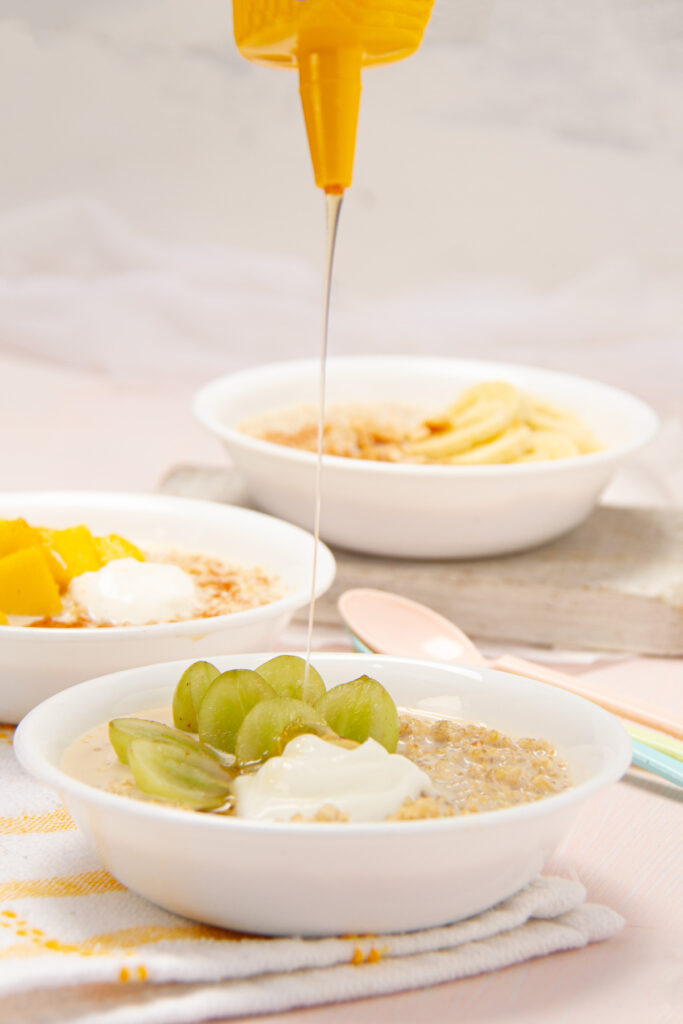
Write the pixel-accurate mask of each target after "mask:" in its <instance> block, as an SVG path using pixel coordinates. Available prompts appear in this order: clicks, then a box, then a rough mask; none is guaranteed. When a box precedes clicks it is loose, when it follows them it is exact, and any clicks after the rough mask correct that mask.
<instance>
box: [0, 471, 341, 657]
mask: <svg viewBox="0 0 683 1024" xmlns="http://www.w3.org/2000/svg"><path fill="white" fill-rule="evenodd" d="M38 499H39V500H40V501H41V502H44V503H45V504H46V506H47V505H48V503H50V502H52V503H54V504H55V505H60V504H61V505H62V506H64V507H66V506H68V505H71V504H82V505H83V506H84V507H86V506H87V505H88V504H91V505H92V506H93V508H100V509H103V508H106V504H107V503H108V502H110V501H111V502H112V503H115V502H119V503H120V504H127V505H128V507H129V508H131V509H132V508H134V507H135V506H136V505H137V506H139V507H142V506H145V507H148V506H150V505H155V506H163V505H166V506H167V507H174V508H182V507H183V506H185V507H187V510H188V511H190V510H191V509H192V510H194V511H196V510H197V508H199V511H200V514H201V509H202V508H204V510H205V511H207V510H208V509H209V508H210V509H211V510H212V512H214V513H215V514H217V515H220V514H221V512H222V510H228V514H229V515H231V516H236V517H237V518H239V519H244V520H249V521H251V522H261V523H264V524H265V523H266V522H268V523H270V524H273V523H275V524H277V528H278V529H281V530H282V532H283V533H287V534H289V536H294V535H295V534H297V535H299V536H307V537H310V539H311V541H313V539H314V538H313V534H312V533H310V532H309V531H308V530H304V529H303V528H302V527H301V526H296V525H295V524H294V523H288V522H287V521H286V520H285V519H279V518H278V517H277V516H274V515H270V514H269V513H267V512H259V511H257V510H256V509H250V508H243V507H242V506H241V505H228V504H226V503H224V502H218V501H207V500H203V499H201V498H181V497H177V496H176V495H172V494H144V493H137V492H133V491H6V492H5V493H4V494H1V495H0V511H1V510H2V509H3V507H5V503H6V502H9V501H11V502H12V503H14V502H15V501H17V503H19V504H20V503H21V502H22V501H24V502H26V503H28V502H29V501H36V500H38ZM317 559H318V563H317V567H316V576H317V577H318V579H317V583H316V588H315V596H316V598H318V597H320V596H321V595H322V594H323V593H324V592H325V591H326V590H327V589H328V588H329V587H330V586H331V584H332V581H333V580H334V576H335V572H336V561H335V558H334V555H333V554H332V552H331V551H330V549H329V547H328V546H327V544H325V542H324V541H323V540H320V541H319V548H318V555H317ZM309 599H310V586H308V585H307V587H306V589H304V588H303V587H301V588H299V589H298V590H296V591H293V592H292V593H290V594H286V595H285V596H284V597H280V598H277V600H275V601H268V602H267V604H262V605H257V606H256V607H255V608H246V609H245V610H244V611H241V612H226V613H224V614H223V615H212V616H204V617H201V618H195V619H180V620H178V621H177V622H156V623H151V624H148V625H146V626H106V627H101V628H99V629H55V628H53V627H50V626H30V627H29V626H13V625H4V626H0V641H1V640H2V637H8V638H9V637H11V638H12V639H16V638H18V637H20V636H21V637H27V638H31V639H32V641H33V642H35V643H40V642H44V641H49V642H50V643H55V644H59V643H67V642H68V641H69V640H70V641H71V642H74V641H76V642H77V643H79V644H80V643H98V642H99V643H101V642H102V640H103V638H110V637H119V636H126V637H129V638H131V639H135V638H139V637H145V638H156V637H159V638H163V637H164V636H167V635H170V634H173V635H174V636H178V634H179V633H180V634H182V635H185V634H190V635H194V634H196V633H198V632H200V633H201V631H202V627H203V628H204V629H206V630H208V631H210V632H214V631H216V630H217V629H219V628H220V627H221V626H222V625H225V624H227V623H230V624H231V625H235V626H236V627H239V626H242V625H248V624H249V623H250V622H251V621H252V620H253V619H256V618H258V617H259V615H262V614H263V612H264V611H265V610H266V609H268V611H269V612H271V611H272V612H273V614H283V615H284V614H286V613H287V612H288V611H289V610H290V609H291V608H292V607H294V608H295V609H296V608H299V607H301V606H302V604H306V603H308V601H309Z"/></svg>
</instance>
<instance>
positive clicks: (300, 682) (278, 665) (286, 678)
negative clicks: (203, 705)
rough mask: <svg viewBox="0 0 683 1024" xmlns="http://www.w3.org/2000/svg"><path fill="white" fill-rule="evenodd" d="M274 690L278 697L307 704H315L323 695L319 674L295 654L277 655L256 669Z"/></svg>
mask: <svg viewBox="0 0 683 1024" xmlns="http://www.w3.org/2000/svg"><path fill="white" fill-rule="evenodd" d="M256 671H257V672H258V674H259V675H260V676H263V678H264V679H265V680H266V682H267V683H270V685H271V686H272V687H273V689H274V690H275V692H276V694H277V695H278V697H292V698H294V700H303V701H305V702H306V703H307V704H316V703H317V702H318V701H319V700H320V698H321V697H322V696H323V694H324V693H325V684H324V682H323V681H322V677H321V676H320V673H319V672H316V670H315V669H314V668H313V666H312V665H311V664H310V663H309V665H308V672H307V671H306V662H305V661H304V659H303V658H298V657H297V656H296V655H295V654H279V655H278V656H277V657H276V658H271V659H270V661H266V662H264V663H263V665H259V667H258V668H257V669H256Z"/></svg>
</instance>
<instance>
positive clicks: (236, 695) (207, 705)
mask: <svg viewBox="0 0 683 1024" xmlns="http://www.w3.org/2000/svg"><path fill="white" fill-rule="evenodd" d="M276 696H277V694H276V693H275V690H274V689H273V688H272V686H269V685H268V683H267V682H266V681H265V679H264V678H263V676H260V675H259V674H258V672H250V671H249V669H246V668H236V669H233V670H232V671H230V672H223V673H222V674H221V675H220V676H217V677H216V679H214V681H213V682H212V683H211V686H210V687H209V689H208V690H207V691H206V693H205V694H204V699H203V700H202V702H201V704H200V706H199V712H198V714H197V729H198V732H199V738H200V740H201V741H202V743H208V744H210V745H211V746H212V747H216V748H217V749H218V750H226V751H228V752H229V753H231V754H233V753H234V752H235V740H236V739H237V733H238V730H239V728H240V726H241V725H242V722H243V721H244V718H245V717H246V715H247V714H248V713H249V711H251V709H252V708H253V707H254V706H255V705H256V704H258V702H259V701H261V700H268V699H269V698H270V699H272V698H274V697H276Z"/></svg>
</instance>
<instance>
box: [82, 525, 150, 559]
mask: <svg viewBox="0 0 683 1024" xmlns="http://www.w3.org/2000/svg"><path fill="white" fill-rule="evenodd" d="M93 540H94V541H95V550H96V551H97V553H98V555H99V556H100V559H101V561H102V564H103V565H104V564H105V563H106V562H113V561H114V559H115V558H137V560H138V562H144V560H145V556H144V555H143V553H142V551H140V548H138V547H136V546H135V544H133V543H132V541H129V540H126V538H125V537H119V535H118V534H117V533H110V534H108V536H106V537H94V538H93Z"/></svg>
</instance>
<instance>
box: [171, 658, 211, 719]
mask: <svg viewBox="0 0 683 1024" xmlns="http://www.w3.org/2000/svg"><path fill="white" fill-rule="evenodd" d="M218 675H219V672H218V669H217V668H216V666H215V665H211V664H210V663H209V662H208V661H195V662H194V663H193V664H192V665H190V667H189V668H186V669H185V671H184V672H183V674H182V676H181V677H180V680H179V681H178V685H177V686H176V688H175V692H174V694H173V724H174V725H175V726H176V728H178V729H184V730H185V732H196V731H197V711H198V710H199V705H200V704H201V702H202V699H203V697H204V694H205V693H206V691H207V690H208V689H209V687H210V686H211V683H212V682H213V681H214V679H215V678H216V676H218Z"/></svg>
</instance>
